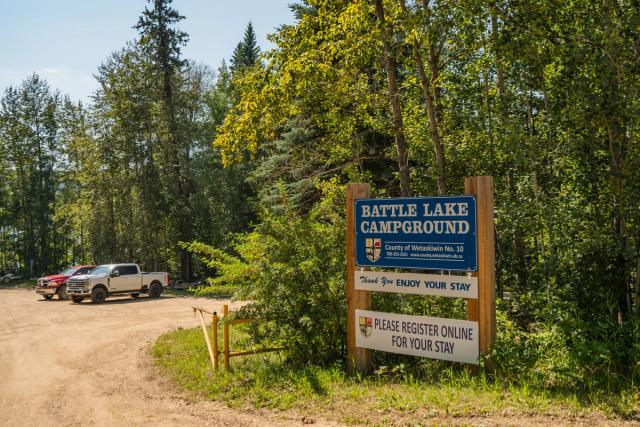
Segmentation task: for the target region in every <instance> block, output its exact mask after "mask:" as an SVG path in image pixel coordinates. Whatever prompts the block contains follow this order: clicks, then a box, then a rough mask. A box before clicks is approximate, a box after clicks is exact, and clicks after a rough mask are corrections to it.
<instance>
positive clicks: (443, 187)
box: [400, 0, 447, 196]
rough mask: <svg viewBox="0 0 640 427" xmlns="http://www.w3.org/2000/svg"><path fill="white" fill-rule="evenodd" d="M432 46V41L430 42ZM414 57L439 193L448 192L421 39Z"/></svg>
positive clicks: (406, 13) (403, 1)
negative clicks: (426, 118) (434, 161)
mask: <svg viewBox="0 0 640 427" xmlns="http://www.w3.org/2000/svg"><path fill="white" fill-rule="evenodd" d="M400 7H401V8H402V11H403V13H404V15H405V19H406V20H407V22H410V19H409V18H410V16H409V11H408V10H407V5H406V3H405V0H400ZM428 43H429V45H430V46H431V42H430V41H429V42H428ZM413 58H414V60H415V63H416V67H417V69H418V75H419V76H420V84H421V86H422V96H423V97H424V102H425V107H426V109H427V116H428V117H429V129H430V131H431V141H432V142H433V150H434V152H435V155H436V166H437V169H438V176H437V183H438V194H439V195H441V196H442V195H445V194H447V184H446V181H445V169H444V153H443V151H442V145H441V144H440V134H439V131H438V120H437V118H436V112H435V109H434V105H433V100H432V97H431V88H430V87H429V86H430V85H429V81H428V80H427V74H426V73H425V70H424V64H423V62H422V54H421V52H420V41H419V40H418V39H417V38H415V39H414V40H413Z"/></svg>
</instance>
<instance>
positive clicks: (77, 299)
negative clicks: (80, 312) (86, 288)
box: [71, 297, 84, 304]
mask: <svg viewBox="0 0 640 427" xmlns="http://www.w3.org/2000/svg"><path fill="white" fill-rule="evenodd" d="M82 300H84V297H71V301H73V303H74V304H80V303H81V302H82Z"/></svg>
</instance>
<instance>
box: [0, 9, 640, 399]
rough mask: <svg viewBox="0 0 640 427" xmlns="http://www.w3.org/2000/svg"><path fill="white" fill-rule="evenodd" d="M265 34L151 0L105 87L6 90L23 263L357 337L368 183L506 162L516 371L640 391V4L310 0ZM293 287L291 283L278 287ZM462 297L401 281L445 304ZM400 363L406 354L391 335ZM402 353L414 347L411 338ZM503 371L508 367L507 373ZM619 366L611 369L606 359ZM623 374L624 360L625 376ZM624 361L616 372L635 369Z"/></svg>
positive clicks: (419, 307) (504, 235) (5, 249)
mask: <svg viewBox="0 0 640 427" xmlns="http://www.w3.org/2000/svg"><path fill="white" fill-rule="evenodd" d="M291 10H292V13H294V15H295V17H296V19H295V23H294V24H292V25H283V26H281V27H280V28H278V30H277V31H276V32H275V33H274V34H272V35H271V36H270V40H271V41H272V42H273V43H274V44H275V46H276V47H275V48H274V49H272V50H270V51H268V52H260V51H259V49H258V47H257V44H256V40H255V34H254V32H253V29H252V27H251V25H249V26H248V27H247V29H246V31H245V37H244V39H243V40H242V41H240V42H239V44H238V45H237V48H236V50H235V51H234V54H233V57H232V58H230V61H229V63H228V64H226V63H222V64H220V65H219V66H218V68H217V69H215V70H213V69H212V68H211V67H210V66H208V65H204V64H199V63H195V62H193V61H189V60H188V59H186V58H183V56H182V55H181V47H183V46H185V44H186V43H187V42H188V35H187V34H186V33H184V32H182V31H181V30H180V29H179V28H180V25H179V23H180V21H181V20H182V19H184V17H183V16H181V15H180V14H179V12H178V11H177V10H175V9H174V8H173V7H172V5H171V1H169V0H155V1H150V3H149V6H148V7H147V8H146V9H145V11H144V12H143V13H142V14H141V16H140V17H139V19H138V21H137V23H136V21H135V17H132V24H135V28H136V29H137V30H138V33H139V37H138V38H137V39H135V40H134V41H132V42H130V43H128V44H127V45H126V46H124V47H122V49H121V50H119V51H117V52H114V53H113V54H112V55H110V56H109V57H108V58H106V59H105V60H104V62H103V63H102V65H100V67H99V68H98V70H97V71H96V74H95V77H96V79H97V80H98V82H99V89H98V90H97V91H96V92H95V93H94V95H93V97H92V100H91V102H90V103H89V104H88V105H83V104H81V103H73V102H71V101H70V99H69V98H68V97H66V96H63V95H62V94H60V93H58V92H57V91H55V90H52V89H51V88H50V87H49V86H48V84H47V83H46V82H45V81H44V80H43V79H42V78H40V77H39V76H38V75H36V74H34V75H31V76H27V77H26V78H25V80H24V82H23V83H22V84H21V85H20V86H18V87H10V88H8V89H7V90H6V91H5V92H4V94H3V95H2V99H1V105H0V269H2V270H4V271H20V272H22V273H24V274H27V275H30V276H34V275H38V274H41V273H51V272H54V271H56V270H59V269H61V268H62V267H64V266H67V265H70V264H78V263H83V264H84V263H89V262H94V263H107V262H118V261H131V262H138V263H140V264H141V265H142V267H143V268H144V269H147V270H166V271H169V272H170V273H171V274H172V275H173V276H174V277H177V278H180V279H181V280H185V281H191V280H194V279H195V278H204V277H208V278H209V279H208V281H209V286H207V287H204V288H201V289H200V290H199V292H200V293H202V294H206V293H216V292H219V291H220V289H222V288H224V289H226V291H228V292H233V293H235V294H236V295H237V296H238V297H242V298H245V299H248V300H251V301H253V303H252V304H251V305H250V306H247V308H246V310H247V311H248V312H250V315H252V316H254V317H258V318H262V319H264V320H265V322H264V326H263V327H262V328H259V330H257V331H255V339H256V340H280V341H285V342H287V344H288V347H289V348H290V349H291V350H290V354H291V356H295V358H296V359H297V360H314V361H316V362H318V363H333V362H335V361H336V360H341V359H342V358H343V357H344V351H345V342H344V340H345V334H344V330H345V328H346V324H345V294H344V271H345V270H344V267H345V264H344V184H346V183H348V182H368V183H370V184H371V185H372V192H373V195H374V196H376V197H394V196H407V195H422V196H424V195H434V194H461V193H462V192H463V179H464V177H465V176H475V175H493V176H494V179H495V218H496V239H497V241H496V259H497V266H496V267H497V287H498V297H499V300H498V314H499V339H498V343H497V345H496V348H495V351H494V353H493V354H492V355H491V357H493V358H494V360H495V361H496V363H497V367H498V368H497V369H498V371H499V372H502V374H503V375H505V376H507V377H511V376H514V377H515V376H518V375H528V376H534V377H536V378H538V380H539V381H540V382H542V383H545V384H552V385H560V386H566V385H569V386H585V385H587V386H588V382H589V381H598V380H597V378H600V377H598V375H594V374H598V373H602V376H601V378H603V379H606V381H608V382H609V383H608V387H612V386H611V384H620V385H622V387H629V386H630V387H632V388H633V389H634V390H635V388H634V387H635V386H634V385H633V384H635V380H636V374H637V368H638V367H639V366H640V365H639V364H638V363H639V361H640V344H639V340H638V336H639V335H638V325H639V322H638V318H639V316H640V286H639V284H638V280H639V279H640V203H639V202H640V155H639V154H640V153H639V151H640V150H639V149H640V145H639V139H638V132H639V130H640V125H639V122H638V117H640V97H639V95H638V94H639V90H640V79H639V78H638V76H640V7H638V5H637V3H636V2H632V1H624V0H602V1H598V2H595V1H586V0H583V1H552V0H543V1H537V2H516V1H509V0H499V1H492V2H486V1H477V0H464V1H456V2H450V1H429V0H416V1H409V0H375V1H345V0H322V1H321V0H308V1H303V2H300V3H297V4H295V5H292V6H291ZM276 302H277V304H276ZM462 304H463V303H461V302H455V301H441V300H438V299H429V300H426V299H411V298H402V299H401V298H398V297H395V296H384V297H377V299H375V300H374V306H375V307H377V308H379V309H388V310H397V311H404V312H409V313H420V314H429V315H439V314H442V313H445V312H446V313H451V312H454V313H458V314H459V315H461V316H462V313H463V311H464V307H463V305H462ZM378 357H380V358H381V363H382V361H384V360H387V359H385V358H389V357H391V356H385V355H380V356H378ZM394 360H397V359H394ZM501 369H502V371H500V370H501ZM593 378H596V379H593ZM603 381H604V380H603ZM612 381H613V383H612Z"/></svg>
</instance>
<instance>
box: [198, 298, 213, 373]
mask: <svg viewBox="0 0 640 427" xmlns="http://www.w3.org/2000/svg"><path fill="white" fill-rule="evenodd" d="M198 315H199V316H200V325H201V326H202V333H203V334H204V340H205V341H206V343H207V350H208V351H209V359H210V360H211V366H212V367H213V368H214V369H215V368H216V362H215V359H214V356H213V350H212V349H211V341H209V332H207V327H206V325H205V324H204V317H203V316H202V312H201V311H200V310H198Z"/></svg>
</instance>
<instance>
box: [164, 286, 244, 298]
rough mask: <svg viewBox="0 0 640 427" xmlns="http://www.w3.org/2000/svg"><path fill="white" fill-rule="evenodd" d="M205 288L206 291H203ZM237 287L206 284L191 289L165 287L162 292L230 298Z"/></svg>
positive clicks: (179, 295) (200, 296) (182, 295)
mask: <svg viewBox="0 0 640 427" xmlns="http://www.w3.org/2000/svg"><path fill="white" fill-rule="evenodd" d="M204 289H206V292H205V291H204ZM237 290H238V289H237V287H233V286H222V285H218V286H207V287H206V288H192V289H171V288H167V289H165V290H164V292H165V293H166V294H167V295H173V296H178V297H194V296H195V297H199V298H213V299H217V298H231V297H233V295H234V294H235V292H236V291H237Z"/></svg>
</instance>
